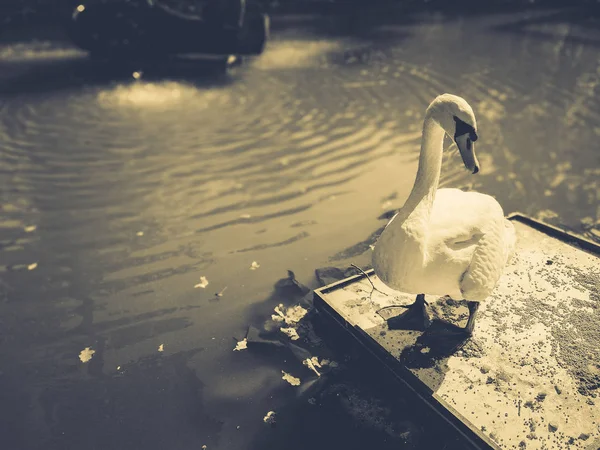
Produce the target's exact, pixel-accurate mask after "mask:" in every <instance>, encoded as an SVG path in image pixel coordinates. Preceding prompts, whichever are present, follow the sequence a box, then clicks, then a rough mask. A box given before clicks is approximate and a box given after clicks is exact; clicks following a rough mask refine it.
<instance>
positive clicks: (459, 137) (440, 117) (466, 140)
mask: <svg viewBox="0 0 600 450" xmlns="http://www.w3.org/2000/svg"><path fill="white" fill-rule="evenodd" d="M426 114H427V115H428V116H429V117H431V118H432V119H433V120H435V121H436V122H437V123H439V124H440V126H441V127H442V128H443V129H444V131H445V132H446V133H447V134H448V136H450V138H452V140H454V142H456V146H457V147H458V150H459V151H460V156H462V159H463V162H464V163H465V167H466V168H467V169H469V170H470V171H471V172H472V173H477V172H479V161H477V156H476V155H475V144H474V142H475V141H476V140H477V122H476V121H475V114H474V113H473V109H472V108H471V106H470V105H469V104H468V103H467V102H466V100H465V99H464V98H462V97H458V96H456V95H452V94H442V95H440V96H438V97H436V99H435V100H434V101H433V102H431V104H430V105H429V108H427V113H426Z"/></svg>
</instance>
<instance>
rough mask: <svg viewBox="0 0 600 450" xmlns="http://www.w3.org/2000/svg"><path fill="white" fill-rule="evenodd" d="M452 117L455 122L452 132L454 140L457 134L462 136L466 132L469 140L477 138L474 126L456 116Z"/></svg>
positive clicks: (473, 140)
mask: <svg viewBox="0 0 600 450" xmlns="http://www.w3.org/2000/svg"><path fill="white" fill-rule="evenodd" d="M452 117H454V122H456V131H455V132H454V140H456V138H457V137H458V136H462V135H463V134H468V135H469V138H470V139H471V141H472V142H475V141H476V140H477V138H478V136H477V131H476V130H475V128H473V127H472V126H471V125H469V124H468V123H466V122H464V121H462V120H460V119H459V118H458V117H456V116H452Z"/></svg>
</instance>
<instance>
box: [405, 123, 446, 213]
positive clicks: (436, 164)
mask: <svg viewBox="0 0 600 450" xmlns="http://www.w3.org/2000/svg"><path fill="white" fill-rule="evenodd" d="M444 134H445V132H444V129H443V128H442V127H441V126H440V125H439V124H438V123H437V122H436V121H435V120H434V119H432V118H431V117H430V116H427V117H426V118H425V121H424V122H423V137H422V139H421V154H420V156H419V169H418V170H417V177H416V179H415V184H414V185H413V188H412V191H411V192H410V196H409V197H408V200H407V201H406V203H405V206H404V208H403V209H406V210H407V212H408V214H409V215H410V214H412V213H413V212H416V211H415V210H417V209H419V210H420V211H422V212H423V213H425V214H426V215H427V216H428V215H429V212H430V210H431V206H432V205H433V201H434V199H435V192H436V191H437V188H438V184H439V181H440V171H441V169H442V155H443V152H444Z"/></svg>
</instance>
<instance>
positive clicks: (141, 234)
mask: <svg viewBox="0 0 600 450" xmlns="http://www.w3.org/2000/svg"><path fill="white" fill-rule="evenodd" d="M135 234H136V235H137V236H143V235H144V232H143V231H138V232H137V233H135Z"/></svg>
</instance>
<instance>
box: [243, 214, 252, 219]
mask: <svg viewBox="0 0 600 450" xmlns="http://www.w3.org/2000/svg"><path fill="white" fill-rule="evenodd" d="M251 217H252V216H251V215H250V214H241V215H240V219H250V218H251Z"/></svg>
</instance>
